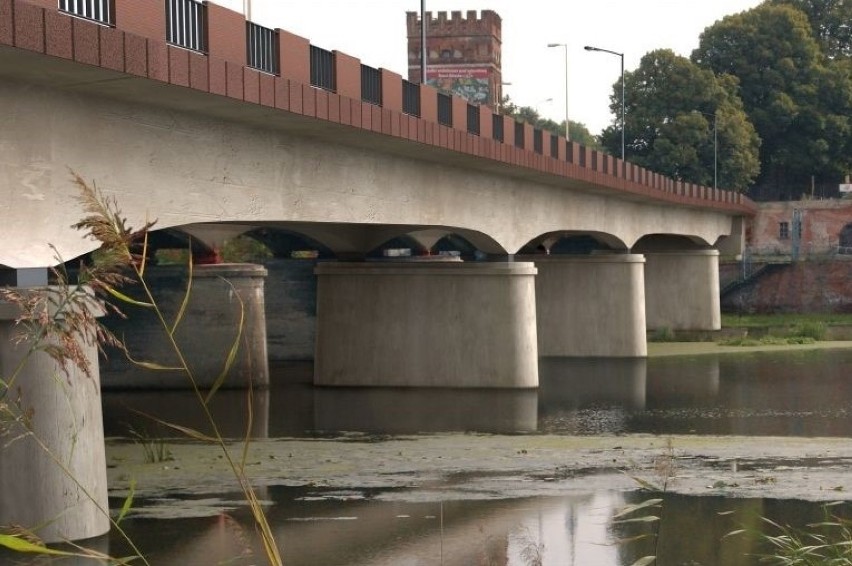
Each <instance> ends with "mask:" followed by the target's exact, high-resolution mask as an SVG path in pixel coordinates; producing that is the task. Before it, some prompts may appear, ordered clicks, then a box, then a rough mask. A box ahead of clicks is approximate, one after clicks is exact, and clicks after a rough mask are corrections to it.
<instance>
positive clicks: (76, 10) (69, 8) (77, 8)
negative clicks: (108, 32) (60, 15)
mask: <svg viewBox="0 0 852 566" xmlns="http://www.w3.org/2000/svg"><path fill="white" fill-rule="evenodd" d="M59 9H60V10H62V11H63V12H67V13H69V14H73V15H75V16H79V17H81V18H86V19H87V20H93V21H95V22H100V23H102V24H107V25H113V24H114V23H115V0H59Z"/></svg>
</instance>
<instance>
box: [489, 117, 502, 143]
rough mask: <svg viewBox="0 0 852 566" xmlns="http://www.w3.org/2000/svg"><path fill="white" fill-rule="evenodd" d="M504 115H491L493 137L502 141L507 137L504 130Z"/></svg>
mask: <svg viewBox="0 0 852 566" xmlns="http://www.w3.org/2000/svg"><path fill="white" fill-rule="evenodd" d="M503 123H504V122H503V115H502V114H492V115H491V128H492V129H491V137H492V138H494V139H495V140H497V141H498V142H502V141H503V140H504V139H505V135H504V132H503Z"/></svg>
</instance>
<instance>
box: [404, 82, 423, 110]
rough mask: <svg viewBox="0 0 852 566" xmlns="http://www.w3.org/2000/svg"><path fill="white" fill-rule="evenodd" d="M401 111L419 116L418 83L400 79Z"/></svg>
mask: <svg viewBox="0 0 852 566" xmlns="http://www.w3.org/2000/svg"><path fill="white" fill-rule="evenodd" d="M402 111H403V112H405V113H406V114H410V115H411V116H420V85H419V84H416V83H412V82H409V81H407V80H405V79H402Z"/></svg>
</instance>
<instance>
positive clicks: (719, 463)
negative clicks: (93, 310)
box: [0, 348, 852, 566]
mask: <svg viewBox="0 0 852 566" xmlns="http://www.w3.org/2000/svg"><path fill="white" fill-rule="evenodd" d="M310 371H311V367H310V365H309V364H299V363H293V364H281V365H278V366H275V367H274V368H272V379H273V384H274V385H273V387H272V388H271V390H270V391H256V392H254V393H253V395H252V396H251V399H252V412H253V414H254V415H255V419H254V423H253V427H252V436H254V438H255V440H254V442H253V444H252V449H251V451H250V454H249V460H248V469H249V473H250V475H251V476H252V477H256V478H257V483H258V485H259V486H260V487H259V494H260V496H261V498H262V499H263V500H264V501H265V502H266V503H267V505H268V507H267V512H268V517H269V519H270V522H271V523H272V525H273V530H274V531H275V532H276V535H277V537H278V542H279V544H280V545H281V546H282V548H283V556H284V560H285V563H286V564H289V565H341V566H342V565H412V566H415V565H418V566H419V565H427V564H428V565H431V564H445V565H467V564H471V565H477V564H490V565H513V566H516V565H517V566H519V565H526V564H548V565H549V564H554V565H555V564H579V565H592V566H597V565H600V566H629V565H630V564H632V563H633V562H634V561H635V560H637V559H639V558H640V557H641V556H645V555H648V554H656V555H657V556H658V562H657V563H658V564H665V565H669V564H690V565H737V564H743V565H751V564H757V563H758V562H757V560H758V558H757V556H756V555H757V554H760V553H762V552H765V551H766V550H767V547H766V546H765V544H764V543H762V542H761V539H760V536H759V535H758V534H757V533H759V532H764V533H767V534H775V533H776V531H775V529H774V527H771V526H769V525H768V524H767V523H765V522H764V521H763V520H762V517H768V518H771V519H772V520H774V521H776V522H778V523H780V524H789V525H793V526H796V527H802V526H804V525H806V524H807V523H809V522H816V521H819V520H821V518H823V516H824V514H825V513H827V512H829V510H830V512H831V513H834V514H840V515H843V516H849V515H850V514H852V505H850V504H849V503H843V504H841V505H837V506H833V507H830V508H826V507H825V504H826V503H827V502H830V501H833V500H844V501H845V500H847V499H848V498H849V496H848V495H847V494H848V493H849V492H850V491H852V483H848V482H852V478H850V475H849V471H850V470H852V447H848V446H847V444H850V443H848V442H846V440H845V439H846V438H847V437H849V436H850V435H852V349H848V348H846V349H817V350H805V349H802V350H795V349H794V350H792V351H783V352H781V351H773V352H754V353H739V354H732V355H728V354H725V355H717V354H705V355H682V356H659V357H656V356H655V357H650V358H648V359H647V360H644V359H643V360H600V359H594V360H592V359H548V358H545V359H542V360H541V361H540V383H541V385H540V388H539V389H538V390H527V391H486V390H477V391H459V390H405V389H322V388H314V387H312V386H311V385H310V382H309V380H310ZM246 399H247V396H246V394H245V393H244V392H239V391H222V392H220V393H219V394H218V395H217V398H216V399H215V401H214V404H213V410H214V413H215V414H216V415H217V420H218V421H219V422H220V423H221V425H222V430H223V432H224V433H225V434H226V435H230V436H235V437H238V436H241V435H242V433H243V426H244V425H243V424H242V423H243V422H244V419H245V415H246V414H247V403H246ZM192 407H194V405H193V400H192V398H191V396H190V395H189V394H186V393H182V392H108V393H105V395H104V418H105V429H106V432H107V435H108V436H109V437H111V439H110V440H109V441H108V459H109V464H110V487H111V495H112V496H113V498H112V499H111V505H112V506H114V507H120V505H121V503H122V501H123V497H124V496H125V495H126V494H127V493H128V491H127V488H128V485H129V482H130V480H131V479H133V480H134V481H135V483H136V501H135V503H134V508H133V510H132V511H131V512H130V514H129V515H128V518H126V519H125V521H124V523H123V527H124V528H125V529H126V531H127V532H128V534H129V535H130V536H131V537H132V538H133V539H134V541H136V543H137V544H139V545H140V547H141V548H142V549H143V551H144V552H145V554H146V555H147V556H148V558H149V560H150V562H151V564H169V565H170V564H181V565H184V564H186V565H195V564H198V565H202V564H203V565H207V564H216V563H223V564H224V563H227V564H239V565H243V564H246V565H247V564H255V563H259V562H262V560H261V557H260V556H259V549H258V548H257V547H256V546H253V545H252V544H250V543H249V542H248V541H250V540H251V539H252V536H253V533H252V531H251V529H252V527H251V526H250V520H249V517H248V514H247V511H246V509H245V506H244V505H243V504H242V502H241V499H242V498H241V495H239V494H238V493H235V492H234V489H233V481H231V480H230V478H229V475H228V471H227V470H226V469H222V468H221V466H219V464H218V463H217V460H219V461H221V455H218V456H217V453H216V451H215V449H214V448H211V447H204V446H199V445H198V444H197V443H194V442H188V441H186V440H185V439H180V438H169V437H170V436H172V435H170V434H169V433H168V430H167V429H165V428H163V427H162V426H161V425H159V426H158V425H156V424H152V422H151V421H150V420H148V419H146V418H143V417H140V415H138V414H137V413H135V412H134V410H141V411H144V412H146V413H149V414H156V415H157V416H159V417H160V418H163V419H164V420H168V421H170V422H179V423H180V424H183V425H186V426H193V427H198V428H203V426H202V425H201V424H200V423H199V421H198V415H197V414H196V412H195V411H194V410H193V409H192ZM131 430H132V431H133V432H132V433H131V432H130V431H131ZM133 435H136V439H137V442H136V443H134V442H131V441H128V440H127V438H128V437H130V436H133ZM161 439H162V440H161ZM146 440H147V442H148V445H149V447H153V448H158V449H159V450H160V451H161V452H164V453H166V452H167V453H168V455H169V456H170V458H169V459H166V460H164V461H162V462H155V463H146V462H145V460H144V450H143V447H142V443H143V442H145V441H146ZM847 478H849V479H848V480H847ZM642 488H645V489H642ZM652 497H659V498H661V499H662V503H661V504H660V505H659V506H655V507H649V508H647V509H645V510H643V511H638V512H636V514H634V515H627V516H625V517H622V519H624V518H632V517H637V516H642V515H651V514H653V515H655V516H658V517H660V518H661V520H660V521H658V522H648V523H645V522H635V523H631V522H627V523H620V522H619V519H618V517H617V515H618V514H619V511H620V510H622V509H624V508H625V507H626V506H628V505H631V504H636V503H639V502H641V501H644V500H647V499H650V498H652ZM739 529H744V530H745V531H746V532H744V533H741V534H739V535H735V536H727V537H726V536H725V535H726V533H729V532H731V531H734V530H739ZM643 534H644V535H649V536H646V537H644V538H639V539H636V540H632V541H631V542H619V541H620V540H622V539H631V538H634V537H636V536H639V535H643ZM95 543H96V545H100V546H101V547H103V548H104V549H105V550H109V551H111V552H112V553H113V554H119V555H120V554H124V553H126V552H127V549H126V547H125V545H124V544H123V543H122V541H121V540H120V538H119V537H118V536H117V533H115V532H113V533H112V534H111V535H110V536H109V537H104V539H103V540H99V541H95ZM2 558H3V555H0V559H2ZM18 563H21V564H35V563H36V562H26V561H22V562H18ZM39 563H41V562H39ZM65 563H66V562H62V564H65Z"/></svg>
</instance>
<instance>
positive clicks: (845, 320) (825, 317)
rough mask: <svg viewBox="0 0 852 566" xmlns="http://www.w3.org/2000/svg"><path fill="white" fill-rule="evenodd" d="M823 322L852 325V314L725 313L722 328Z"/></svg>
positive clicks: (765, 326)
mask: <svg viewBox="0 0 852 566" xmlns="http://www.w3.org/2000/svg"><path fill="white" fill-rule="evenodd" d="M814 323H823V324H825V325H827V326H840V325H850V326H852V314H823V313H804V314H799V313H789V314H742V315H740V314H723V315H722V328H777V327H792V326H797V325H802V324H814Z"/></svg>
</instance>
